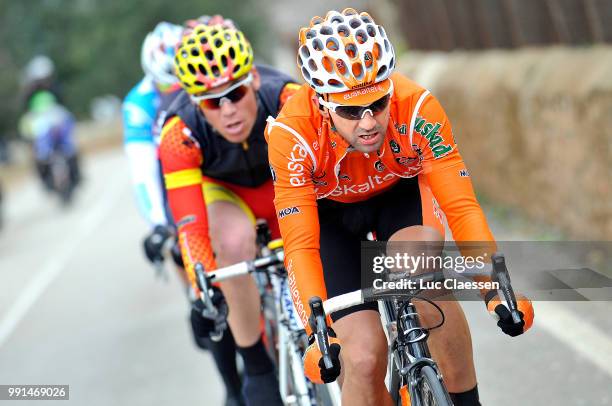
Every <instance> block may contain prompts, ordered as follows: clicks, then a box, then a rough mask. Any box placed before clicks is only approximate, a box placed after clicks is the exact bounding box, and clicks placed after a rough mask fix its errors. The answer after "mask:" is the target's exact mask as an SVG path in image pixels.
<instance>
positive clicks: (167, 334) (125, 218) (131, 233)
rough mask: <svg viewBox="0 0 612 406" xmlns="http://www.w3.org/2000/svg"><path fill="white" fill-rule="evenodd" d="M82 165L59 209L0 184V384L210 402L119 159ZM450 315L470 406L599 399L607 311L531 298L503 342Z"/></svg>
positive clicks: (606, 396)
mask: <svg viewBox="0 0 612 406" xmlns="http://www.w3.org/2000/svg"><path fill="white" fill-rule="evenodd" d="M85 165H86V166H85V176H86V183H85V184H84V187H83V188H82V190H80V193H79V194H78V197H77V200H76V201H75V204H74V206H73V207H71V208H70V209H69V210H62V209H61V208H60V206H59V203H58V202H56V201H54V199H51V198H49V197H48V196H46V195H45V194H44V193H43V192H42V191H41V190H40V188H39V185H38V183H36V182H35V180H34V179H29V180H26V181H24V182H23V183H21V184H19V185H11V187H10V188H8V190H6V194H7V196H6V201H5V203H6V207H5V215H6V224H5V225H4V228H3V229H2V230H1V231H0V384H69V385H70V400H69V401H68V402H66V401H61V402H59V401H58V402H57V403H58V404H66V403H70V404H75V405H77V404H78V405H88V406H94V405H147V406H152V405H175V404H190V405H211V406H212V405H220V404H222V399H223V396H224V394H223V389H222V386H221V383H220V380H219V378H218V377H217V375H216V372H215V370H214V367H213V364H212V360H211V358H210V356H209V355H208V354H207V353H204V352H201V351H199V350H197V349H196V348H195V346H194V345H193V344H192V342H191V337H190V335H189V330H188V325H187V318H186V316H187V311H186V310H187V304H186V300H185V298H184V295H183V292H182V289H181V286H180V283H179V282H178V280H177V278H176V277H175V275H171V278H170V282H169V283H164V282H162V281H161V280H159V279H156V278H154V272H153V270H152V269H151V268H150V267H149V266H148V265H147V263H146V262H145V260H144V258H143V255H142V253H141V249H140V241H141V238H142V236H143V234H144V233H145V231H146V226H145V224H144V222H143V220H142V219H141V218H140V216H139V214H138V213H137V211H136V209H135V205H134V199H133V196H132V193H131V190H130V185H129V180H128V174H127V170H128V168H127V164H126V161H125V158H124V157H123V155H122V152H121V151H120V150H112V151H108V152H104V153H100V154H97V155H95V156H91V157H89V158H88V159H87V160H86V162H85ZM492 224H493V225H494V228H495V219H492ZM464 308H465V310H466V314H467V317H468V319H469V322H470V326H471V329H472V333H473V341H474V352H475V360H476V367H477V372H478V377H479V387H480V392H481V398H482V404H483V405H500V406H501V405H509V406H514V405H538V406H539V405H585V406H592V405H612V325H611V322H610V320H611V317H610V314H611V311H612V306H611V305H610V303H607V302H587V303H559V302H555V303H548V302H546V303H544V302H538V303H536V305H535V309H536V323H535V325H534V327H533V328H532V330H530V331H529V332H528V333H527V334H525V335H524V336H521V337H518V338H514V339H512V338H509V337H507V336H505V335H503V334H502V333H501V332H500V331H499V330H498V329H497V327H496V326H495V323H494V322H493V320H492V319H490V317H489V316H488V315H487V314H486V312H485V311H484V306H483V305H482V304H481V303H466V304H465V306H464ZM0 403H6V404H11V403H15V402H11V401H4V402H3V401H0ZM30 403H32V404H34V402H29V401H20V402H19V403H15V404H19V405H26V404H30ZM51 403H56V402H51ZM36 404H38V403H36Z"/></svg>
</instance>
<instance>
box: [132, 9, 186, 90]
mask: <svg viewBox="0 0 612 406" xmlns="http://www.w3.org/2000/svg"><path fill="white" fill-rule="evenodd" d="M182 31H183V28H182V27H181V26H180V25H175V24H170V23H167V22H165V21H162V22H161V23H159V24H157V26H155V28H154V29H153V31H151V32H150V33H149V34H148V35H147V37H146V38H145V40H144V43H143V44H142V52H141V63H142V69H143V70H144V72H145V74H147V75H149V76H150V77H151V78H152V79H153V81H154V82H155V83H156V84H158V85H166V86H171V85H174V84H176V83H178V79H177V78H176V76H175V74H174V52H175V49H176V46H177V45H178V43H179V42H180V40H181V33H182Z"/></svg>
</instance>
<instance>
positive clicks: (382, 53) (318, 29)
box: [297, 8, 395, 93]
mask: <svg viewBox="0 0 612 406" xmlns="http://www.w3.org/2000/svg"><path fill="white" fill-rule="evenodd" d="M299 41H300V42H299V45H300V46H299V50H298V56H297V63H298V66H299V68H300V70H301V71H302V76H304V79H305V80H306V82H308V84H309V85H310V86H311V87H312V88H313V89H314V90H315V91H316V92H317V93H340V92H346V91H348V90H352V89H358V88H362V87H364V86H368V85H372V84H374V83H378V82H382V81H384V80H385V79H387V78H388V77H389V76H390V75H391V73H392V72H393V69H394V68H395V52H394V50H393V46H392V45H391V43H390V42H389V39H388V38H387V34H386V32H385V30H384V28H383V27H382V26H380V25H377V24H376V23H375V22H374V20H373V19H372V17H370V15H369V14H368V13H365V12H363V13H357V11H355V10H354V9H352V8H347V9H344V10H343V11H342V12H341V13H339V12H337V11H334V10H332V11H330V12H328V13H327V15H326V16H325V18H321V17H318V16H317V17H314V18H313V19H312V20H310V26H309V27H303V28H302V29H300V38H299Z"/></svg>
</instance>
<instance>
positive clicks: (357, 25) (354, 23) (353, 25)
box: [349, 18, 361, 28]
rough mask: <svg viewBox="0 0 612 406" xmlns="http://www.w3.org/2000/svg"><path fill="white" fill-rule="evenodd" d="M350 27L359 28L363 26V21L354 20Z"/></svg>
mask: <svg viewBox="0 0 612 406" xmlns="http://www.w3.org/2000/svg"><path fill="white" fill-rule="evenodd" d="M349 25H350V26H351V28H357V27H359V26H360V25H361V20H360V19H358V18H353V19H352V20H351V21H350V22H349Z"/></svg>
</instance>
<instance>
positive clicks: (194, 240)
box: [159, 117, 217, 287]
mask: <svg viewBox="0 0 612 406" xmlns="http://www.w3.org/2000/svg"><path fill="white" fill-rule="evenodd" d="M159 157H160V160H161V164H162V172H163V174H164V183H165V185H166V190H167V192H168V202H169V204H170V210H171V211H172V216H173V217H174V221H175V222H176V225H177V229H178V237H179V245H180V247H181V255H182V257H183V262H184V263H185V270H186V271H187V276H188V278H189V281H190V283H191V284H192V286H193V287H196V286H197V284H196V277H195V272H194V266H195V264H196V263H198V262H200V263H201V264H202V265H203V266H204V269H205V270H206V271H212V270H214V269H216V267H217V266H216V263H215V259H214V255H213V250H212V246H211V243H210V237H209V235H208V218H207V213H206V203H205V200H204V194H203V192H202V171H201V170H200V165H201V164H202V159H203V158H202V151H201V150H200V146H199V145H198V143H197V142H196V141H195V139H194V138H192V137H191V130H190V129H189V128H188V127H187V126H186V125H185V124H184V123H183V121H182V120H181V119H180V118H179V117H172V118H171V119H170V120H168V121H167V122H166V124H165V125H164V127H163V129H162V133H161V143H160V146H159Z"/></svg>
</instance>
